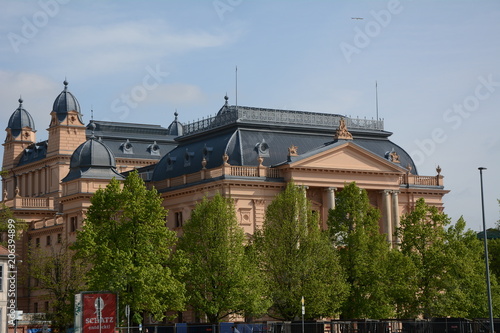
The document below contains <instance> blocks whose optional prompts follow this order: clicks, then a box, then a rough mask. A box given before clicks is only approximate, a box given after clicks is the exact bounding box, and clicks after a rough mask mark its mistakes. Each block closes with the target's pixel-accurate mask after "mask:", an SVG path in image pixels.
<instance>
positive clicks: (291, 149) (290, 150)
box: [288, 145, 299, 156]
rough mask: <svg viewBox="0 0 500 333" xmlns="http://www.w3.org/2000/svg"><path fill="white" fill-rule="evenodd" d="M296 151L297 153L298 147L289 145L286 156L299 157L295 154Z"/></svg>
mask: <svg viewBox="0 0 500 333" xmlns="http://www.w3.org/2000/svg"><path fill="white" fill-rule="evenodd" d="M297 151H298V147H297V146H294V145H291V146H290V147H289V148H288V156H299V154H298V153H297Z"/></svg>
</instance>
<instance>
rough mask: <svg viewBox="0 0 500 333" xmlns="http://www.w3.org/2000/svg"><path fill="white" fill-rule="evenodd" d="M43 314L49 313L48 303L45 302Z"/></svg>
mask: <svg viewBox="0 0 500 333" xmlns="http://www.w3.org/2000/svg"><path fill="white" fill-rule="evenodd" d="M45 312H49V301H45Z"/></svg>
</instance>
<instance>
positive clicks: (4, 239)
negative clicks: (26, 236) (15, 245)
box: [0, 202, 28, 247]
mask: <svg viewBox="0 0 500 333" xmlns="http://www.w3.org/2000/svg"><path fill="white" fill-rule="evenodd" d="M11 220H13V221H14V223H13V224H11V223H10V222H9V221H11ZM26 229H28V223H26V222H25V221H24V220H22V219H18V218H16V217H15V216H14V213H13V212H12V210H11V209H10V208H9V207H7V206H6V205H5V203H3V202H2V205H1V206H0V245H2V246H4V247H8V245H9V240H10V239H12V240H13V241H17V240H19V239H20V238H21V236H22V234H23V232H24V231H25V230H26ZM12 231H14V233H12ZM10 235H13V238H10ZM10 244H11V245H12V241H11V243H10ZM19 245H20V244H19Z"/></svg>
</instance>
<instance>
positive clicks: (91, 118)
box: [90, 105, 94, 121]
mask: <svg viewBox="0 0 500 333" xmlns="http://www.w3.org/2000/svg"><path fill="white" fill-rule="evenodd" d="M90 120H91V121H94V106H93V105H91V106H90Z"/></svg>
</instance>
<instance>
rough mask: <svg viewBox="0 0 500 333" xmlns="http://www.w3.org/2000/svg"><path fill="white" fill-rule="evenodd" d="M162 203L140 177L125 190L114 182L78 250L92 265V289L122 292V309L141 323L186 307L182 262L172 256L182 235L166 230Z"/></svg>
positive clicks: (98, 198) (92, 212) (96, 202)
mask: <svg viewBox="0 0 500 333" xmlns="http://www.w3.org/2000/svg"><path fill="white" fill-rule="evenodd" d="M161 203H162V199H161V197H160V196H159V194H158V192H157V191H156V190H155V189H153V190H147V189H146V187H145V185H144V182H143V180H142V179H141V178H140V177H139V175H138V174H137V172H131V173H130V174H129V175H128V176H127V178H126V179H125V180H124V182H123V188H121V183H120V181H118V180H116V179H113V180H111V182H110V183H109V184H108V186H107V187H106V188H105V189H99V190H98V191H97V192H96V193H95V194H94V196H93V197H92V200H91V206H90V207H89V210H88V212H87V218H86V219H85V225H84V227H83V229H82V230H81V231H79V232H78V234H77V240H76V243H75V245H74V249H75V250H76V251H77V254H78V257H79V258H84V259H85V260H86V261H87V262H88V263H89V264H90V265H91V268H90V270H89V272H88V274H87V275H86V277H87V282H88V286H89V288H90V289H91V290H108V291H111V292H116V293H119V295H120V304H121V305H122V306H121V307H120V308H122V309H123V308H124V305H125V304H128V305H130V308H131V312H132V314H133V319H134V321H136V322H140V320H141V315H143V314H144V313H145V312H148V313H151V314H152V315H154V316H155V317H156V318H157V319H160V318H162V317H163V316H164V313H165V311H167V310H182V309H183V306H184V291H185V288H184V284H183V283H182V282H180V280H179V278H180V275H181V274H182V262H181V261H180V260H179V259H178V258H176V257H174V256H173V248H174V246H175V245H176V242H177V236H176V234H175V232H173V231H171V230H168V229H167V228H166V227H165V217H166V214H167V211H166V210H165V209H164V208H163V207H162V205H161ZM179 262H180V263H179Z"/></svg>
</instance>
